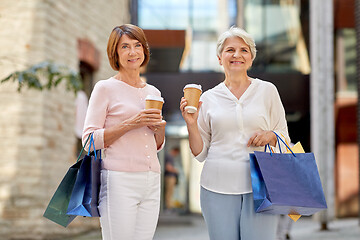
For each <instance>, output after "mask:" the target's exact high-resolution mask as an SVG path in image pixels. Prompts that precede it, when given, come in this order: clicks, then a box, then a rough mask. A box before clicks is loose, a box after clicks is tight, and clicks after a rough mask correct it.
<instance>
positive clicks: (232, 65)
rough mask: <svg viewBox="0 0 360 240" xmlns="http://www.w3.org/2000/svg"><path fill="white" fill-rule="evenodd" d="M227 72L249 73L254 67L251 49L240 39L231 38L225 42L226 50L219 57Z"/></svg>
mask: <svg viewBox="0 0 360 240" xmlns="http://www.w3.org/2000/svg"><path fill="white" fill-rule="evenodd" d="M218 59H219V63H220V65H222V66H223V67H224V70H225V72H232V71H245V72H246V71H247V70H248V69H249V68H250V67H251V65H252V62H253V61H252V55H251V51H250V47H249V46H248V45H247V44H246V43H245V41H244V40H243V39H242V38H240V37H230V38H227V39H226V40H225V42H224V49H223V51H222V52H221V55H220V56H218Z"/></svg>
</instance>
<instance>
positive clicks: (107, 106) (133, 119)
mask: <svg viewBox="0 0 360 240" xmlns="http://www.w3.org/2000/svg"><path fill="white" fill-rule="evenodd" d="M107 53H108V58H109V62H110V65H111V67H112V68H113V69H114V70H115V71H117V74H116V75H115V76H113V77H110V78H109V79H107V80H101V81H99V82H97V83H96V85H95V87H94V90H93V92H92V94H91V97H90V100H89V106H88V111H87V114H86V120H85V126H84V131H83V136H82V139H83V143H84V142H85V140H86V139H87V137H88V135H89V134H90V133H93V135H94V141H95V148H96V149H104V157H103V164H102V170H101V189H100V196H99V211H100V215H101V217H100V222H101V228H102V239H103V240H110V239H123V240H150V239H152V238H153V236H154V233H155V228H156V225H157V221H158V216H159V209H160V164H159V160H158V157H157V151H159V150H160V149H161V148H162V147H163V144H164V137H165V125H166V122H165V121H162V116H161V111H160V110H156V109H149V110H145V98H146V96H147V95H156V96H160V95H161V94H160V91H159V90H158V89H156V88H155V87H154V86H151V85H149V84H147V83H145V82H144V81H142V80H141V79H140V67H141V66H144V65H146V64H147V63H148V61H149V57H150V52H149V46H148V43H147V40H146V37H145V35H144V32H143V30H142V29H141V28H139V27H137V26H134V25H131V24H124V25H121V26H117V27H115V28H114V29H113V30H112V32H111V34H110V37H109V41H108V46H107Z"/></svg>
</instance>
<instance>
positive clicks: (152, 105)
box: [145, 95, 164, 110]
mask: <svg viewBox="0 0 360 240" xmlns="http://www.w3.org/2000/svg"><path fill="white" fill-rule="evenodd" d="M163 104H164V99H163V98H162V97H159V96H155V95H147V96H146V98H145V109H159V110H161V109H162V107H163Z"/></svg>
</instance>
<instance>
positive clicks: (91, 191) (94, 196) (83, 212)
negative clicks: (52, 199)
mask: <svg viewBox="0 0 360 240" xmlns="http://www.w3.org/2000/svg"><path fill="white" fill-rule="evenodd" d="M91 147H93V149H94V151H93V152H91ZM100 171H101V151H100V150H98V151H96V150H95V144H94V139H93V136H92V134H91V138H90V145H89V151H88V154H87V155H86V156H85V157H84V158H83V159H82V163H81V166H80V170H79V172H78V176H77V178H76V182H75V185H74V189H73V191H72V194H71V198H70V201H69V206H68V209H67V214H68V215H77V216H84V217H99V216H100V214H99V210H98V201H99V191H100Z"/></svg>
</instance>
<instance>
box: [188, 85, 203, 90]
mask: <svg viewBox="0 0 360 240" xmlns="http://www.w3.org/2000/svg"><path fill="white" fill-rule="evenodd" d="M186 88H197V89H199V90H200V91H202V88H201V85H198V84H187V85H186V86H185V87H184V90H185V89H186Z"/></svg>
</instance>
